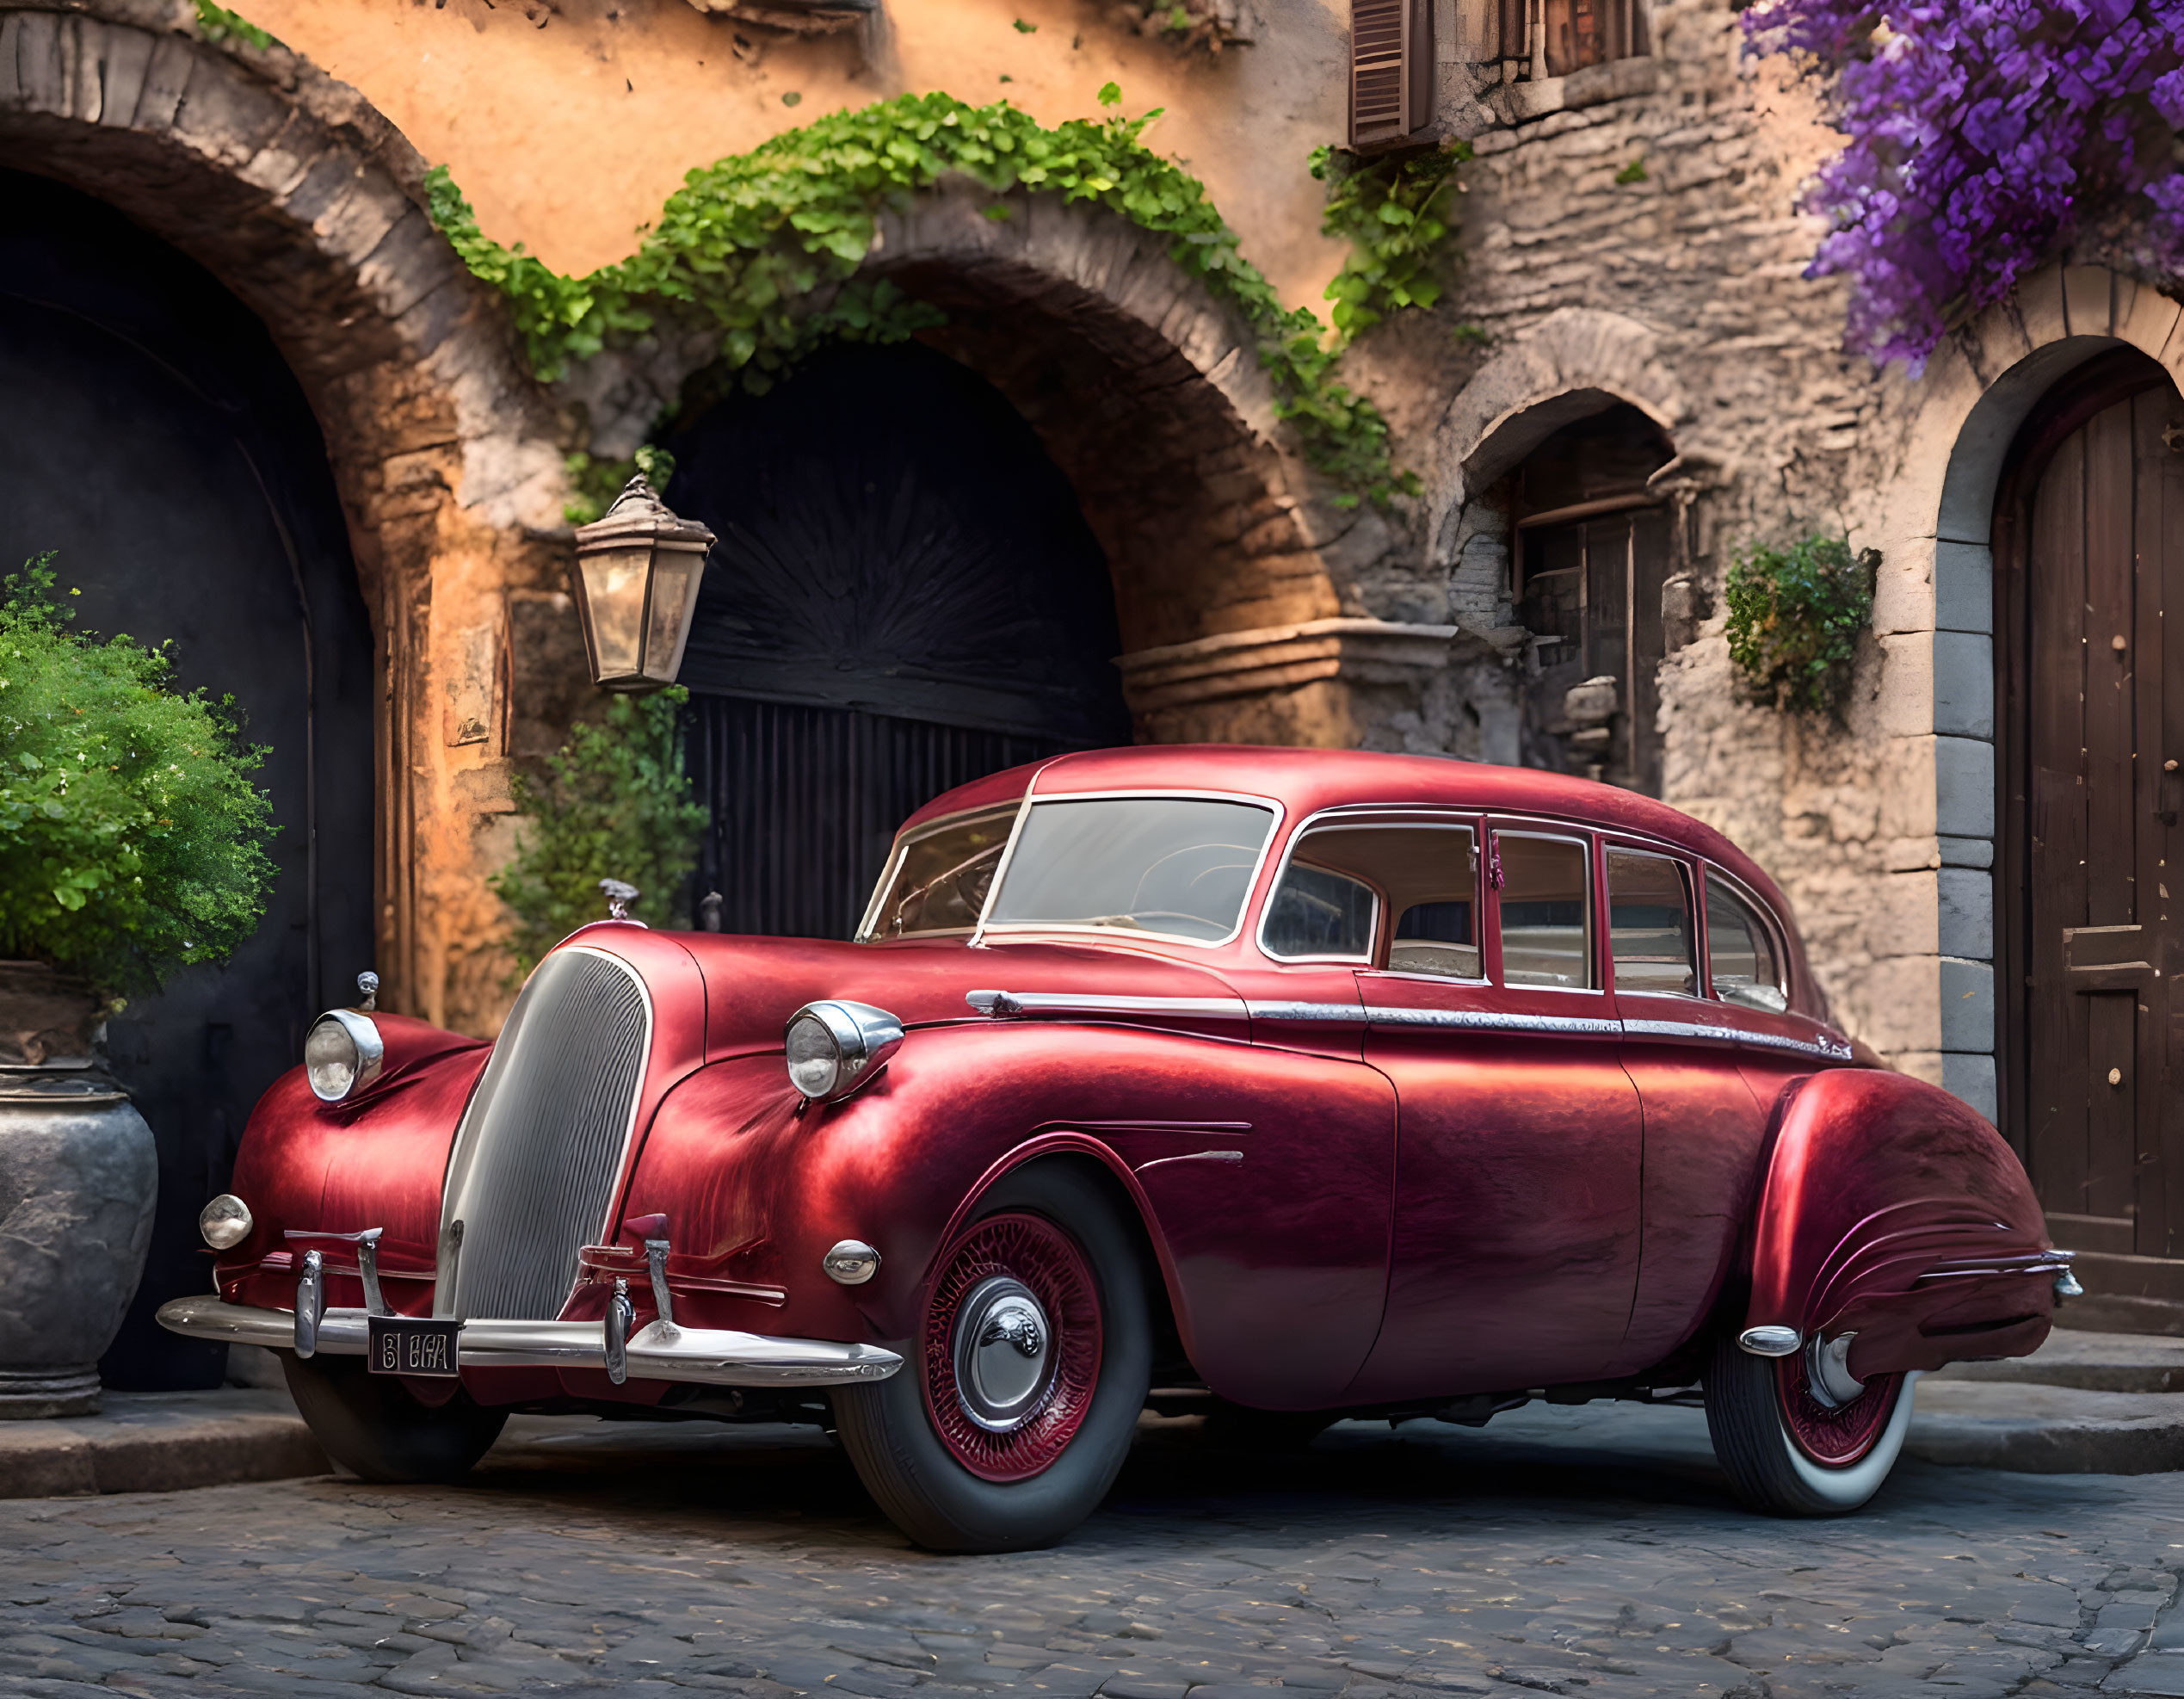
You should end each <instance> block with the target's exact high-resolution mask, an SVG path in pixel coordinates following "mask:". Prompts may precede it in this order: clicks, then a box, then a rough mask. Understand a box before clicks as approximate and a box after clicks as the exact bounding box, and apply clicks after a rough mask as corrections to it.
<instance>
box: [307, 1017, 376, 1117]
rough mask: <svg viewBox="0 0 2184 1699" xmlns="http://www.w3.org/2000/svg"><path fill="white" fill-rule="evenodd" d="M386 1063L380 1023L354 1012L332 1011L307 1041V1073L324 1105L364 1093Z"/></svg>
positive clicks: (320, 1022) (313, 1029) (319, 1023)
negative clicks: (380, 1034)
mask: <svg viewBox="0 0 2184 1699" xmlns="http://www.w3.org/2000/svg"><path fill="white" fill-rule="evenodd" d="M383 1066H386V1044H385V1043H384V1042H382V1041H381V1040H380V1038H379V1025H378V1023H377V1022H374V1021H373V1019H372V1017H371V1016H369V1015H359V1014H358V1013H356V1012H355V1010H350V1009H330V1010H327V1011H326V1012H325V1013H324V1015H321V1016H319V1017H318V1022H317V1023H316V1024H315V1025H314V1026H312V1029H311V1034H310V1035H309V1036H308V1037H307V1038H305V1040H304V1072H305V1073H306V1074H308V1075H309V1076H310V1077H311V1089H312V1091H313V1092H315V1093H316V1094H317V1095H318V1097H319V1099H320V1101H322V1102H324V1103H340V1102H341V1101H342V1098H344V1097H351V1096H353V1095H354V1094H355V1093H356V1092H359V1091H361V1090H363V1089H364V1088H365V1087H366V1086H367V1085H369V1084H371V1083H372V1082H373V1080H375V1079H377V1078H379V1070H380V1068H382V1067H383Z"/></svg>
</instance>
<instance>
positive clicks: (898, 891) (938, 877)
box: [857, 802, 1016, 943]
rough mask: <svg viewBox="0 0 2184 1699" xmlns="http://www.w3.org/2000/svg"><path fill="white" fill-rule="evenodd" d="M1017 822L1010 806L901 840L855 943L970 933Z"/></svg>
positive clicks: (942, 823)
mask: <svg viewBox="0 0 2184 1699" xmlns="http://www.w3.org/2000/svg"><path fill="white" fill-rule="evenodd" d="M1015 819H1016V805H1015V803H1013V802H1012V803H1010V804H1009V806H1007V807H1005V808H990V809H988V810H986V811H985V812H983V813H978V814H971V815H966V816H964V817H962V818H960V819H952V820H941V821H939V822H937V823H936V824H935V825H929V826H924V827H921V828H920V829H919V830H918V831H916V833H914V834H913V835H912V836H910V837H907V838H905V839H904V842H903V844H902V846H901V848H900V849H898V850H897V851H896V852H895V858H894V861H893V862H892V864H891V867H890V868H889V870H888V872H887V873H886V874H885V875H884V876H883V877H882V879H881V880H880V886H879V890H878V891H877V892H876V893H873V902H872V907H871V908H870V909H869V910H868V911H867V912H866V915H865V924H864V925H863V926H862V927H861V928H860V929H859V930H858V933H857V940H858V942H860V943H869V942H872V941H873V940H874V939H876V938H931V937H941V936H946V935H947V934H950V933H960V932H969V931H971V930H972V929H973V928H975V927H976V926H977V925H978V911H980V910H981V909H983V908H984V907H985V905H986V892H987V891H988V889H989V888H990V887H991V886H992V884H993V871H994V868H996V867H997V866H999V865H1000V862H1001V851H1002V849H1003V845H1005V844H1006V843H1008V842H1009V827H1010V826H1011V825H1013V824H1015Z"/></svg>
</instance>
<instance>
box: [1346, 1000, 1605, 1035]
mask: <svg viewBox="0 0 2184 1699" xmlns="http://www.w3.org/2000/svg"><path fill="white" fill-rule="evenodd" d="M1365 1017H1366V1019H1367V1020H1368V1021H1370V1022H1372V1023H1373V1025H1374V1026H1376V1027H1438V1028H1444V1029H1455V1030H1458V1031H1464V1032H1552V1033H1564V1034H1570V1035H1575V1036H1578V1037H1584V1038H1620V1037H1621V1036H1622V1035H1623V1023H1622V1022H1620V1021H1608V1020H1595V1019H1593V1018H1592V1017H1590V1016H1584V1015H1515V1014H1504V1013H1498V1012H1495V1011H1491V1010H1484V1009H1391V1008H1389V1007H1387V1006H1386V1005H1385V1004H1370V1003H1368V1004H1366V1006H1365Z"/></svg>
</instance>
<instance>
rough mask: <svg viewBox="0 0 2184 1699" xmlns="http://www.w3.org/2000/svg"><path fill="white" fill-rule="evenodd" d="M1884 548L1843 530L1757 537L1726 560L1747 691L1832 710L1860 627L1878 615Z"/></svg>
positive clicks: (1735, 653) (1733, 629)
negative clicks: (1787, 539) (1776, 541)
mask: <svg viewBox="0 0 2184 1699" xmlns="http://www.w3.org/2000/svg"><path fill="white" fill-rule="evenodd" d="M1879 565H1880V555H1879V552H1878V551H1876V550H1873V549H1870V548H1869V549H1864V550H1860V552H1859V553H1855V554H1854V553H1852V552H1851V548H1850V545H1849V544H1848V542H1847V541H1844V540H1842V538H1840V537H1823V536H1811V537H1806V538H1805V539H1803V540H1802V541H1798V542H1794V543H1792V544H1790V545H1789V546H1787V547H1773V546H1770V545H1766V544H1752V545H1749V546H1748V547H1745V548H1744V549H1743V551H1742V552H1740V553H1738V555H1737V559H1735V560H1734V561H1733V562H1732V563H1731V565H1730V568H1729V582H1728V584H1727V586H1726V589H1725V591H1724V600H1725V601H1726V602H1727V603H1728V607H1729V621H1728V627H1727V629H1728V636H1729V658H1730V660H1731V662H1732V663H1733V664H1735V666H1736V668H1737V675H1738V677H1739V678H1740V680H1741V681H1742V683H1743V687H1744V689H1745V693H1746V695H1748V696H1749V698H1750V699H1751V700H1752V701H1755V702H1757V703H1759V704H1761V706H1762V707H1773V708H1778V709H1780V710H1781V711H1782V712H1784V713H1790V714H1834V713H1835V712H1837V711H1838V710H1839V709H1840V708H1841V707H1842V697H1843V692H1844V690H1845V689H1847V688H1848V684H1849V683H1850V665H1851V662H1852V661H1853V660H1854V658H1856V656H1857V653H1858V633H1860V632H1861V631H1863V630H1864V629H1865V628H1866V625H1867V623H1868V622H1869V621H1871V620H1872V616H1873V573H1874V571H1875V570H1876V569H1877V568H1878V567H1879Z"/></svg>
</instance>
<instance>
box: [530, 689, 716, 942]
mask: <svg viewBox="0 0 2184 1699" xmlns="http://www.w3.org/2000/svg"><path fill="white" fill-rule="evenodd" d="M689 694H690V693H689V692H688V691H687V690H684V689H682V688H681V687H680V686H676V687H675V688H672V689H666V690H661V691H658V692H656V693H655V694H653V695H643V696H615V697H614V698H612V699H611V700H610V701H608V705H607V711H606V713H605V714H602V716H601V717H600V718H599V719H598V720H595V721H579V722H578V723H577V725H575V726H571V728H570V732H569V741H568V742H567V743H566V744H563V745H562V747H561V749H560V751H558V753H556V754H553V755H550V756H548V757H546V772H545V776H544V778H543V779H541V780H535V781H534V779H532V778H531V777H529V776H528V775H525V774H522V773H518V774H517V775H515V778H514V780H513V781H512V782H511V784H510V789H511V792H512V794H513V795H514V796H515V806H516V810H517V812H518V813H519V814H520V815H521V816H522V820H521V824H520V825H518V826H517V828H516V835H515V856H514V858H513V859H512V860H511V861H510V862H509V864H508V865H507V866H506V867H505V868H503V869H502V870H501V871H500V872H498V873H497V874H493V875H492V877H491V880H490V883H491V885H492V887H493V889H494V891H495V893H497V894H498V895H499V897H500V899H501V900H502V901H503V902H504V903H506V904H507V905H509V908H511V909H513V910H514V911H515V936H514V938H512V939H511V940H510V941H509V942H510V948H511V949H512V950H513V951H514V952H515V958H516V963H517V972H518V973H519V974H521V973H529V972H530V971H531V969H532V968H533V967H535V966H536V965H537V963H538V961H539V958H540V956H542V955H545V954H546V952H547V951H548V950H550V949H552V948H553V947H554V946H555V945H556V944H558V943H559V942H561V941H562V939H564V938H565V937H567V936H569V935H570V934H571V932H573V931H575V930H577V928H578V927H579V926H582V925H584V924H586V923H588V922H589V921H594V920H598V919H601V918H602V917H604V916H605V914H606V912H607V899H605V898H604V897H603V896H602V895H601V894H600V890H599V881H600V880H602V879H622V880H628V881H629V883H631V884H632V885H634V886H636V887H638V889H639V892H640V893H643V894H642V895H640V896H639V899H638V900H637V901H636V903H635V904H634V905H632V908H631V912H632V914H633V915H635V916H636V917H637V918H638V919H639V920H642V921H645V923H647V924H650V925H654V926H663V925H669V924H675V923H676V922H677V921H686V922H687V919H688V917H687V916H686V915H683V914H682V913H680V912H678V908H679V905H680V899H681V898H682V886H683V881H684V880H687V879H688V878H689V876H690V870H691V869H692V868H694V867H695V866H696V865H697V860H698V851H697V845H698V835H699V833H700V831H703V830H704V827H705V825H706V811H705V810H704V809H703V808H702V807H700V806H699V805H698V803H697V802H696V801H694V800H693V799H692V797H691V794H690V781H689V778H688V775H686V774H685V773H684V772H683V769H682V704H683V703H685V702H686V701H688V700H689Z"/></svg>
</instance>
